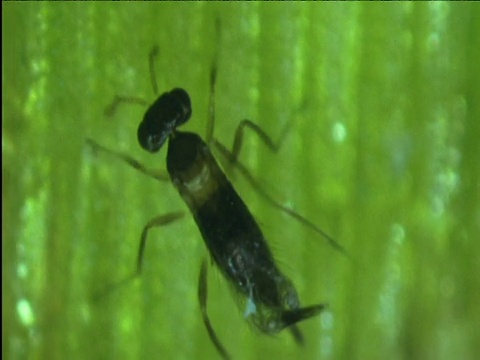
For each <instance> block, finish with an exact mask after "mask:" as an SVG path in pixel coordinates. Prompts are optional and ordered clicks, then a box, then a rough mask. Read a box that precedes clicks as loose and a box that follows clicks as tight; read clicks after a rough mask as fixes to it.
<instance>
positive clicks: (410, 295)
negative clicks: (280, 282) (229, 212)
mask: <svg viewBox="0 0 480 360" xmlns="http://www.w3.org/2000/svg"><path fill="white" fill-rule="evenodd" d="M216 19H219V20H220V23H221V38H220V40H219V41H216V40H215V39H216V37H215V26H214V24H215V20H216ZM2 20H3V21H2V27H3V42H2V50H3V52H2V54H3V55H2V60H3V61H2V62H3V67H2V75H3V81H2V89H3V96H2V101H3V106H2V110H3V112H2V117H3V121H2V160H3V163H2V195H3V196H2V199H3V200H2V315H3V316H2V352H3V358H5V359H86V358H88V359H153V358H156V359H182V358H183V359H205V358H207V359H208V358H216V357H217V354H216V353H215V350H214V348H213V346H212V344H211V343H210V342H209V339H208V336H207V333H206V330H205V329H204V327H203V324H202V322H201V317H200V312H199V307H198V304H197V298H196V286H197V284H196V281H197V276H198V271H199V265H200V262H201V259H202V258H203V257H205V256H207V254H206V250H205V248H204V246H203V243H202V240H201V238H200V235H199V233H198V230H197V229H196V228H195V225H194V223H193V221H192V220H191V219H188V220H184V221H182V222H179V223H176V224H172V225H170V226H168V227H166V228H165V229H160V230H154V231H152V233H151V235H150V239H149V242H148V244H147V250H146V259H145V265H144V273H143V275H142V278H141V279H139V280H136V281H134V282H132V283H130V284H128V285H125V287H124V288H122V289H120V290H117V291H115V292H113V293H110V294H109V295H107V296H105V297H103V298H102V299H100V300H99V301H93V300H92V296H93V295H94V294H95V293H97V292H99V291H101V290H102V289H105V288H106V287H107V286H108V284H111V283H113V282H115V281H118V280H119V279H121V278H123V277H124V276H126V275H127V274H129V272H130V271H132V269H133V266H134V262H135V255H136V251H137V246H138V239H139V235H140V232H141V229H142V227H143V225H144V224H145V223H146V222H147V221H148V220H149V219H150V218H152V217H153V216H155V215H157V214H160V213H162V212H168V211H171V210H185V205H184V204H182V202H181V200H180V199H179V196H178V195H177V194H176V193H175V190H174V189H173V187H172V186H171V185H169V184H158V183H156V182H155V181H153V180H151V179H148V178H145V177H144V176H142V175H141V174H139V173H136V172H135V171H133V170H131V169H130V168H128V167H127V166H125V165H124V164H122V163H120V162H118V161H115V160H113V159H111V158H109V157H106V156H95V154H93V153H92V152H91V151H90V150H89V149H88V147H86V145H85V139H86V138H87V137H91V138H94V139H95V140H96V141H98V142H99V143H101V144H104V145H105V146H109V147H112V148H117V149H120V150H122V151H125V152H127V153H129V154H131V155H132V156H134V157H135V158H137V159H139V160H140V161H142V162H143V163H145V164H147V165H148V166H149V167H158V168H164V154H165V151H163V152H160V154H159V155H157V156H151V155H149V154H146V153H144V152H143V151H141V149H140V147H139V146H138V145H137V143H136V135H135V134H136V127H137V125H138V123H139V120H140V119H141V117H142V116H143V111H144V109H142V108H141V107H137V106H124V107H121V108H120V109H119V111H118V112H117V113H116V114H115V115H114V116H113V117H110V118H107V117H105V116H104V114H103V110H104V109H105V107H106V106H107V105H108V104H109V102H110V101H111V99H112V98H113V96H114V95H115V94H122V95H135V96H141V97H144V98H145V99H147V100H149V101H152V100H153V99H154V95H153V94H152V91H151V89H150V82H149V74H148V66H147V54H148V51H149V50H150V48H151V47H152V45H154V44H158V45H159V46H160V49H161V54H160V58H159V61H158V64H157V70H158V74H157V75H158V80H159V87H160V89H161V91H164V90H168V89H171V88H173V87H178V86H181V87H184V88H186V89H187V90H188V91H189V92H190V95H191V97H192V101H193V109H194V110H193V111H194V115H193V119H192V121H191V124H189V125H188V129H190V130H193V131H197V132H199V133H200V134H204V133H205V132H204V131H205V120H206V116H207V104H208V95H209V92H208V74H209V69H210V67H211V65H212V62H213V56H214V54H215V50H216V49H217V48H218V50H219V72H218V82H217V96H216V114H217V123H216V128H215V134H216V137H217V138H219V139H221V140H222V141H223V142H224V143H226V144H230V143H231V141H232V137H233V132H234V130H235V127H236V125H237V124H238V122H239V121H240V120H241V119H243V118H250V119H252V120H254V121H256V122H257V123H259V124H261V126H262V127H263V128H264V129H265V130H266V131H267V132H269V133H270V134H271V135H272V136H273V137H278V136H279V135H280V133H281V130H282V128H283V127H284V126H285V125H286V124H287V123H288V121H289V120H290V119H294V122H293V125H292V126H291V128H290V131H289V134H288V136H287V138H286V140H285V142H284V144H283V147H282V149H281V150H280V151H279V152H278V153H276V154H271V153H269V152H268V151H267V150H266V149H265V147H264V146H263V145H262V144H261V143H259V142H258V141H257V139H255V138H254V137H253V136H252V137H251V138H250V139H248V140H247V141H246V144H245V149H243V150H242V155H241V157H242V161H243V162H244V163H245V164H246V166H248V168H249V169H250V170H251V171H252V173H253V174H254V175H255V177H257V178H258V179H259V180H260V181H261V182H262V184H263V185H264V186H265V187H266V188H267V189H268V191H269V193H271V194H272V195H273V196H275V197H276V198H278V199H279V200H280V201H282V203H284V204H286V205H288V206H290V207H292V208H293V209H295V210H296V211H298V212H300V213H302V214H304V215H305V216H307V217H308V218H309V219H311V220H312V221H313V222H314V223H315V224H317V225H319V226H321V227H322V228H323V229H324V230H326V231H327V232H328V233H329V234H331V235H332V236H334V237H335V238H336V239H337V240H338V241H339V242H340V243H342V244H343V245H344V246H345V247H346V248H347V249H348V251H349V254H350V255H351V257H352V259H353V260H351V259H348V258H346V257H345V256H342V255H341V254H338V253H337V252H335V251H334V250H333V249H331V248H330V247H328V245H327V244H326V243H325V241H324V240H323V239H321V238H318V236H316V235H315V234H314V233H312V232H311V231H310V230H308V229H305V228H304V227H302V226H301V225H299V224H298V223H296V222H295V221H294V220H293V219H291V218H289V217H288V216H286V215H284V214H281V213H278V211H276V210H274V209H271V208H270V207H269V206H268V205H267V204H265V202H264V201H262V200H261V198H259V196H258V194H256V193H255V192H254V191H252V189H251V188H249V187H248V185H247V184H245V181H242V178H241V176H239V174H237V173H236V172H235V171H234V170H232V169H227V170H232V171H228V174H229V176H230V178H231V179H232V181H233V182H234V184H235V185H236V186H237V187H238V190H239V192H240V194H241V195H242V196H243V197H245V200H246V202H247V204H249V206H250V209H251V210H252V212H253V213H254V214H255V216H256V217H257V218H258V219H259V222H260V224H261V225H262V227H263V229H264V231H265V234H266V235H267V238H268V239H269V241H270V243H271V244H272V247H273V248H274V251H275V254H276V255H277V258H278V260H279V263H280V264H281V266H282V268H283V269H284V271H285V273H287V274H288V275H289V276H291V277H292V279H293V281H294V282H295V284H296V286H297V288H298V291H299V294H300V296H301V298H302V299H303V302H304V303H305V304H313V303H319V302H327V303H328V304H329V310H328V311H326V312H325V313H323V314H322V315H321V316H320V317H319V318H316V319H314V320H309V321H306V322H304V323H302V324H301V328H302V331H303V332H304V334H305V337H306V345H305V347H304V348H298V347H297V346H296V345H295V344H294V342H293V341H292V339H291V338H290V337H289V336H288V334H280V335H279V336H278V337H277V338H273V339H272V338H269V337H267V336H256V335H257V332H256V331H255V329H251V328H249V327H248V326H247V325H246V323H245V321H244V320H243V319H242V312H241V311H240V310H239V309H237V307H236V305H235V301H234V299H232V296H231V294H230V293H229V291H228V286H227V285H226V284H225V282H224V281H223V279H221V278H220V276H218V275H217V274H218V272H216V271H215V270H213V271H210V277H209V278H210V284H211V289H210V290H211V292H210V295H209V299H210V303H209V310H210V313H211V317H212V322H213V324H214V327H215V328H216V329H217V331H218V334H219V336H220V338H221V339H222V341H223V342H224V343H225V345H226V347H227V349H228V350H229V351H230V352H231V353H232V355H233V357H234V358H235V359H260V358H265V357H267V356H268V357H269V358H275V359H292V358H301V359H422V360H425V359H435V360H437V359H453V358H455V359H474V358H475V354H477V356H478V354H479V350H480V349H479V345H478V344H479V343H480V326H479V324H480V311H479V306H478V304H480V291H479V289H480V280H479V279H480V277H479V274H480V245H479V244H480V243H479V241H478V234H479V232H480V231H479V230H480V229H479V228H480V225H479V224H480V205H479V204H480V195H479V194H480V172H479V170H480V166H479V163H480V162H479V159H480V145H479V139H480V121H479V120H480V105H479V104H480V70H479V69H480V67H479V66H478V59H480V45H479V42H480V40H479V39H480V38H479V36H478V34H480V6H478V5H477V4H474V3H460V4H457V3H455V4H454V3H447V2H438V3H437V2H434V3H421V4H420V3H395V4H385V3H375V4H371V3H346V4H343V3H342V4H340V3H275V4H269V3H268V4H267V3H228V4H226V3H221V4H220V3H216V4H210V3H208V4H207V3H155V2H154V3H77V2H72V3H58V2H57V3H53V2H42V3H29V2H28V3H21V2H16V3H4V4H3V6H2ZM475 238H477V240H475Z"/></svg>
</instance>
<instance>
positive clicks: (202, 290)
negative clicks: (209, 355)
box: [198, 260, 230, 360]
mask: <svg viewBox="0 0 480 360" xmlns="http://www.w3.org/2000/svg"><path fill="white" fill-rule="evenodd" d="M207 295H208V284H207V262H206V261H205V260H203V261H202V266H201V268H200V276H199V277H198V300H199V302H200V310H201V311H202V319H203V323H204V324H205V327H206V328H207V331H208V336H210V340H212V342H213V345H215V348H216V349H217V351H218V353H219V354H220V356H221V357H222V358H223V359H225V360H226V359H230V356H229V355H228V353H227V351H226V350H225V348H224V347H223V345H222V343H221V342H220V340H219V339H218V337H217V334H216V333H215V330H213V326H212V324H211V323H210V319H209V317H208V314H207Z"/></svg>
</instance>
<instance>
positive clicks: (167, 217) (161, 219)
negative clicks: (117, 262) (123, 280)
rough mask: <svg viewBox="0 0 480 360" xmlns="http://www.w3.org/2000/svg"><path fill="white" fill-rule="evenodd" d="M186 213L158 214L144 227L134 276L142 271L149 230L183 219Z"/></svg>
mask: <svg viewBox="0 0 480 360" xmlns="http://www.w3.org/2000/svg"><path fill="white" fill-rule="evenodd" d="M184 215H185V214H184V213H183V212H171V213H167V214H164V215H160V216H156V217H154V218H153V219H151V220H150V221H149V222H148V223H147V224H146V225H145V226H144V227H143V230H142V236H141V237H140V246H139V247H138V253H137V269H136V271H135V273H134V275H133V277H137V276H139V275H140V273H141V271H142V263H143V253H144V250H145V244H146V242H147V235H148V231H149V230H150V229H151V228H153V227H158V226H164V225H168V224H170V223H172V222H174V221H176V220H178V219H181V218H182V217H183V216H184Z"/></svg>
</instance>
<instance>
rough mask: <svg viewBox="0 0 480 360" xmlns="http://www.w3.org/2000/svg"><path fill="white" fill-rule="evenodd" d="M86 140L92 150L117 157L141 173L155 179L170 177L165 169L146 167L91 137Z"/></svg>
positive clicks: (165, 179)
mask: <svg viewBox="0 0 480 360" xmlns="http://www.w3.org/2000/svg"><path fill="white" fill-rule="evenodd" d="M86 142H87V144H88V145H89V146H90V147H91V148H92V149H93V151H94V152H103V153H105V154H108V155H110V156H113V157H115V158H117V159H120V160H121V161H123V162H125V163H127V165H129V166H130V167H132V168H134V169H135V170H138V171H140V172H141V173H143V174H145V175H147V176H150V177H152V178H154V179H156V180H159V181H170V177H169V176H168V174H167V172H166V171H162V170H157V169H147V168H146V167H145V166H144V165H142V164H141V163H140V162H139V161H137V160H135V159H134V158H133V157H131V156H129V155H127V154H124V153H122V152H119V151H115V150H112V149H109V148H106V147H104V146H102V145H100V144H99V143H97V142H96V141H94V140H92V139H87V140H86Z"/></svg>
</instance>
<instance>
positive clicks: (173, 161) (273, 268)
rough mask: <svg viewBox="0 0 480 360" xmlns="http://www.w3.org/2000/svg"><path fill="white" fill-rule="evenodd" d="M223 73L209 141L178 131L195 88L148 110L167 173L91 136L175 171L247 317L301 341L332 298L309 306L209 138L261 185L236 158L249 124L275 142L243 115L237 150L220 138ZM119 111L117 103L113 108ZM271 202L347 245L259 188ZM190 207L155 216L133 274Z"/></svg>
mask: <svg viewBox="0 0 480 360" xmlns="http://www.w3.org/2000/svg"><path fill="white" fill-rule="evenodd" d="M157 53H158V48H154V50H153V51H152V52H151V54H150V72H151V78H152V87H153V89H154V91H155V90H156V89H157V85H156V80H155V74H154V65H153V63H154V60H153V59H154V58H155V56H156V55H157ZM216 74H217V65H216V62H215V63H214V65H213V66H212V69H211V71H210V112H209V122H208V127H207V135H206V141H204V140H203V139H202V138H201V137H200V136H199V135H198V134H196V133H193V132H188V131H183V130H179V127H180V126H181V125H183V124H185V123H186V122H187V121H188V120H189V119H190V117H191V114H192V108H191V102H190V97H189V95H188V93H187V92H186V91H185V90H184V89H181V88H175V89H173V90H171V91H168V92H165V93H163V94H161V95H160V96H159V97H158V98H157V99H156V100H155V102H154V103H153V104H152V105H150V107H149V108H148V109H147V111H146V113H145V115H144V117H143V120H142V122H141V123H140V125H139V127H138V132H137V138H138V141H139V143H140V145H141V147H142V148H143V149H145V150H146V151H148V152H150V153H156V152H158V151H159V150H160V149H161V148H162V147H163V145H164V144H165V142H167V143H168V146H167V147H168V148H167V158H166V163H167V171H168V177H167V176H166V175H165V174H161V173H158V172H157V171H153V170H149V169H147V168H145V167H144V166H143V165H141V164H140V163H139V162H137V161H136V160H134V159H133V158H131V157H130V156H128V155H125V154H123V153H120V152H117V151H115V150H111V149H108V148H106V147H103V146H101V145H99V144H98V143H96V142H95V141H93V140H90V139H89V140H87V141H88V143H89V144H90V146H92V147H93V148H94V149H95V150H97V151H101V152H105V153H108V154H110V155H113V156H114V157H117V158H120V159H121V160H122V161H124V162H126V163H127V164H128V165H130V166H132V167H134V168H135V169H137V170H139V171H141V172H143V173H145V174H146V175H149V176H152V177H154V178H156V179H158V180H160V181H165V180H167V179H168V178H169V179H170V181H171V182H172V183H173V185H174V186H175V188H176V189H177V191H178V193H179V194H180V196H181V197H182V198H183V200H184V201H185V203H186V205H187V206H188V208H189V210H190V213H191V214H192V216H193V218H194V219H195V222H196V224H197V226H198V229H199V230H200V233H201V235H202V237H203V240H204V242H205V244H206V246H207V248H208V251H209V253H210V256H211V259H212V261H213V263H215V265H217V267H218V269H219V270H220V271H221V273H222V274H223V276H224V277H225V279H226V280H227V281H228V282H229V283H230V284H231V287H232V288H233V289H234V291H235V292H236V293H237V294H239V295H240V297H241V299H242V302H241V304H242V306H243V307H244V317H245V318H246V319H247V320H248V321H250V322H251V323H252V324H254V325H255V326H256V327H257V328H258V329H259V330H260V331H262V332H263V333H266V334H275V333H278V332H279V331H281V330H283V329H285V328H288V329H289V330H290V332H291V333H292V335H293V337H294V339H295V340H296V342H298V343H302V341H303V337H302V334H301V332H300V330H299V329H298V327H297V323H298V322H300V321H302V320H305V319H308V318H311V317H313V316H315V315H317V314H319V313H320V312H321V311H322V310H323V309H324V308H325V307H326V305H325V304H315V305H312V306H306V307H302V306H301V305H300V300H299V297H298V294H297V291H296V289H295V287H294V285H293V284H292V282H291V281H290V280H289V279H288V277H286V276H285V275H284V274H283V273H282V272H281V271H280V269H279V268H278V267H277V265H276V263H275V261H274V258H273V255H272V252H271V250H270V248H269V246H268V244H267V242H266V240H265V238H264V236H263V233H262V231H261V229H260V228H259V226H258V225H257V222H256V221H255V219H254V217H253V215H252V214H251V213H250V211H249V210H248V208H247V206H246V205H245V203H244V202H243V200H242V199H241V198H240V196H239V195H238V193H237V192H236V190H235V189H234V187H233V186H232V184H231V183H230V181H229V180H228V179H227V177H226V176H225V174H224V173H223V171H222V170H221V168H220V166H219V165H218V164H217V161H216V160H215V158H214V157H213V155H212V153H211V150H210V147H209V145H210V146H211V145H213V146H215V147H216V148H217V149H218V150H219V151H220V153H221V154H223V155H224V156H225V157H226V158H227V159H228V160H229V161H230V162H231V163H232V164H234V165H235V166H237V167H238V168H239V169H240V171H241V173H242V174H244V175H245V176H246V177H247V180H248V181H250V182H251V183H252V185H253V186H254V187H255V188H257V189H259V186H258V184H256V182H255V180H254V179H253V177H252V176H250V175H249V173H248V171H247V169H246V168H245V167H244V166H243V165H242V164H241V163H239V162H238V161H237V156H238V153H239V151H240V148H241V144H242V137H243V130H244V128H249V129H250V130H251V131H253V132H254V133H256V134H257V135H258V136H259V138H260V139H261V140H262V141H263V142H265V143H266V144H267V145H268V146H269V147H270V148H272V149H275V147H276V145H275V143H274V142H273V141H272V140H271V139H270V138H269V137H268V135H267V134H266V133H265V132H264V131H263V130H262V129H261V128H260V127H259V126H258V125H256V124H254V123H253V122H251V121H249V120H243V121H242V122H241V124H240V125H239V127H238V128H237V131H236V134H235V141H234V145H233V149H232V150H231V151H230V150H228V149H227V148H226V147H225V146H223V145H222V144H221V143H220V142H218V141H217V140H216V139H215V138H214V137H213V128H214V118H215V113H214V97H215V96H214V95H215V82H216ZM121 102H137V103H141V104H143V103H144V102H143V101H142V100H139V99H136V98H119V97H117V98H116V99H115V100H114V102H113V109H114V107H115V106H116V105H118V104H119V103H121ZM110 110H112V108H110ZM260 193H261V194H262V196H264V197H265V198H266V199H267V201H268V202H270V203H271V204H272V205H274V206H275V207H277V208H279V209H281V210H282V211H285V212H287V213H289V214H290V215H291V216H293V217H294V218H296V219H297V220H298V221H300V222H301V223H303V224H305V225H307V226H309V227H310V228H312V229H313V230H315V231H316V232H318V233H320V234H321V235H322V236H323V237H325V238H326V239H327V241H328V242H329V243H330V244H331V245H332V246H334V247H335V248H336V249H337V250H339V251H341V252H344V250H343V248H342V247H341V246H340V245H339V244H338V243H337V242H335V240H333V239H332V238H330V237H329V236H328V235H327V234H325V233H324V232H323V231H322V230H321V229H319V228H317V227H316V226H315V225H313V224H312V223H310V222H309V221H308V220H307V219H305V218H304V217H302V216H301V215H299V214H297V213H295V212H293V211H292V210H290V209H288V208H286V207H284V206H282V205H281V204H279V203H277V202H275V201H274V200H273V199H272V198H270V197H269V196H268V195H267V194H266V193H265V192H262V191H261V190H260ZM182 216H183V213H167V214H164V215H161V216H158V217H155V218H154V219H152V220H150V221H149V222H148V223H147V224H146V225H145V227H144V229H143V231H142V234H141V238H140V245H139V249H138V254H137V267H136V271H135V272H134V274H133V276H138V275H139V274H140V272H141V267H142V259H143V253H144V249H145V243H146V239H147V235H148V232H149V230H150V229H151V228H153V227H158V226H164V225H167V224H169V223H171V222H173V221H176V220H178V219H179V218H181V217H182ZM207 293H208V284H207V262H206V261H205V260H204V261H203V262H202V265H201V269H200V274H199V280H198V298H199V303H200V309H201V314H202V319H203V322H204V324H205V327H206V329H207V331H208V334H209V337H210V339H211V340H212V342H213V344H214V346H215V348H216V350H217V351H218V353H219V354H220V356H221V357H222V358H224V359H229V358H230V355H229V354H228V352H227V351H226V349H225V347H224V346H223V344H222V343H221V341H220V339H219V337H218V336H217V334H216V332H215V330H214V328H213V326H212V324H211V322H210V319H209V316H208V312H207Z"/></svg>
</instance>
